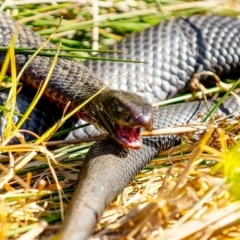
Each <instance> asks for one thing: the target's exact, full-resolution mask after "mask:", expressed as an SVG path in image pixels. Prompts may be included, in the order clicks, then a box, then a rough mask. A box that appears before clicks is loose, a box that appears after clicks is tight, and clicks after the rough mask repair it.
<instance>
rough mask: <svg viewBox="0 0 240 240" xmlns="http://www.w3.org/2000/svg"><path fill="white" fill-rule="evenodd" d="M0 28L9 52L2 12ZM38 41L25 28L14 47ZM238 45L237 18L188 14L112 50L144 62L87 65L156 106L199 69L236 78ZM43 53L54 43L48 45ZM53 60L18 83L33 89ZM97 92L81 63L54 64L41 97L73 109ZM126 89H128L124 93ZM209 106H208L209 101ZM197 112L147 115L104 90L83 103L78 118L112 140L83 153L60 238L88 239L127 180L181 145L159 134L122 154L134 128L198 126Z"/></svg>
mask: <svg viewBox="0 0 240 240" xmlns="http://www.w3.org/2000/svg"><path fill="white" fill-rule="evenodd" d="M0 23H1V27H0V46H8V45H9V42H10V39H11V36H12V34H13V32H14V29H15V24H14V22H13V21H12V20H10V19H9V18H8V17H6V16H5V14H3V13H0ZM43 41H44V40H43V39H42V38H41V37H39V36H38V35H37V34H34V33H33V32H32V31H31V30H29V29H27V28H25V27H20V29H19V35H18V39H17V42H16V46H21V47H38V46H40V45H41V44H42V43H43ZM239 46H240V21H239V20H237V19H235V18H228V17H217V16H212V17H207V16H193V17H190V18H187V19H182V18H178V19H173V20H171V21H166V22H164V23H161V24H160V25H158V26H156V27H153V28H151V29H149V30H146V31H144V32H143V33H139V34H135V35H132V36H131V37H130V38H127V39H125V40H124V41H123V42H122V43H120V44H119V45H117V47H116V48H119V49H121V50H124V51H126V50H127V51H128V52H129V53H132V54H138V56H139V57H138V58H139V59H138V60H140V61H145V62H147V64H142V65H134V64H126V63H121V64H119V65H115V63H106V62H96V63H93V62H88V63H87V65H88V66H89V67H91V68H92V69H93V71H96V72H97V74H99V76H100V78H102V79H106V78H109V76H108V74H111V78H114V77H115V76H119V75H121V74H124V73H125V75H124V76H122V77H120V81H118V82H117V83H115V85H116V84H119V85H116V86H115V87H116V88H117V89H123V90H131V91H133V92H135V93H138V94H140V95H142V97H145V98H146V99H147V100H148V101H151V102H154V101H156V99H160V100H162V99H165V98H168V97H171V96H173V95H174V94H175V93H176V92H177V91H178V90H180V89H182V88H183V87H184V86H185V85H186V83H187V82H188V81H189V80H190V79H191V77H192V75H193V74H194V73H195V72H199V71H201V70H209V71H213V72H215V73H216V74H218V75H219V76H221V77H228V76H231V77H232V76H234V77H236V76H239V75H237V73H238V70H239V64H240V47H239ZM47 47H54V45H52V44H48V46H47ZM134 47H135V48H134ZM4 57H5V54H3V53H1V54H0V61H1V62H2V61H3V59H4ZM120 57H121V56H120ZM28 58H29V55H26V54H25V55H24V54H17V55H16V62H17V69H18V70H20V69H21V68H22V67H23V65H24V64H25V63H26V61H27V60H28ZM130 58H131V55H130ZM51 61H52V58H50V57H42V56H37V57H36V58H35V59H34V60H33V61H32V62H31V63H30V65H29V66H28V67H27V70H26V71H25V73H24V76H23V77H22V81H23V82H24V83H25V84H27V85H31V86H32V87H33V88H37V87H38V86H39V85H40V83H41V81H44V80H45V77H46V74H47V72H48V70H49V66H50V62H51ZM116 66H117V67H116ZM101 71H102V74H101ZM114 74H115V75H114ZM203 78H204V77H203ZM205 78H206V77H205ZM206 79H207V78H206ZM102 86H103V84H102V83H101V81H99V80H98V78H96V77H95V76H94V75H93V74H92V72H91V71H89V70H88V69H87V68H85V67H84V66H83V65H81V64H80V63H79V62H77V61H75V60H71V59H66V58H60V59H58V61H57V64H56V67H55V69H54V71H53V74H52V77H51V80H50V83H49V84H48V87H47V89H46V91H45V95H46V96H47V97H48V98H51V99H52V101H54V102H57V103H58V104H59V105H64V104H66V103H67V102H68V101H71V103H72V104H71V107H75V106H77V105H78V104H79V103H81V102H82V101H84V100H86V99H87V98H88V97H89V96H90V95H92V94H93V93H95V92H97V91H98V90H99V89H100V88H101V87H102ZM126 86H128V87H129V88H127V89H125V88H126ZM209 104H210V107H211V106H213V104H214V102H213V101H212V102H211V101H210V102H209ZM238 110H239V106H238V103H237V101H236V100H235V99H234V98H232V97H230V98H228V99H227V100H226V101H225V102H224V104H222V105H221V106H220V107H219V109H218V113H221V114H222V115H223V116H226V115H229V114H233V113H236V114H235V115H237V114H238ZM199 112H200V113H201V114H203V115H204V114H206V113H207V109H206V105H205V103H203V102H201V101H198V102H192V103H183V104H178V105H172V106H168V107H163V108H160V109H157V110H154V111H153V112H152V108H151V107H150V105H149V104H148V103H147V102H146V101H145V100H143V99H142V98H140V97H138V96H137V95H135V94H130V93H126V92H122V91H120V90H116V91H114V90H110V89H108V88H107V89H106V90H105V91H104V92H103V94H100V95H98V96H97V97H96V98H94V99H93V100H92V101H91V102H90V103H89V104H88V105H86V106H85V107H84V109H82V110H81V111H80V113H79V116H80V117H82V118H83V119H85V120H88V121H89V122H93V123H95V122H96V121H97V122H98V124H99V125H100V126H102V127H103V128H105V129H106V130H107V131H108V132H109V133H110V135H111V136H112V137H113V139H115V140H117V141H112V140H107V141H103V142H97V143H95V144H94V145H93V147H92V148H91V149H90V151H89V152H88V154H87V157H86V159H85V161H84V164H83V167H82V168H81V171H80V175H79V183H78V187H77V189H76V192H75V194H74V197H73V199H72V203H71V204H70V209H69V210H68V213H67V215H66V218H65V220H64V223H63V227H62V228H61V229H60V232H59V236H60V238H61V239H87V238H88V237H89V236H90V234H91V233H92V232H93V230H94V226H95V224H96V223H97V221H98V220H99V218H100V217H101V214H102V213H103V210H104V209H105V207H106V206H107V205H108V204H109V203H110V201H112V199H113V198H114V197H116V196H117V194H119V193H120V192H121V191H122V190H123V188H124V187H125V186H126V185H127V184H128V183H129V182H130V181H131V179H132V178H133V177H134V176H135V175H136V174H137V173H138V172H139V171H140V170H141V169H143V168H144V166H146V164H148V163H149V162H150V161H151V159H152V158H153V157H154V156H155V155H156V153H158V152H159V151H160V150H162V149H166V148H169V147H171V146H174V145H175V144H177V143H179V137H177V136H176V135H165V136H157V137H146V138H143V143H142V147H141V148H140V149H138V150H134V149H129V148H123V147H122V146H121V145H123V146H127V147H130V148H139V147H140V141H139V140H140V138H139V130H140V127H144V128H145V129H147V130H151V129H152V127H153V128H154V129H159V128H164V127H171V126H174V125H177V124H186V123H189V122H193V121H199V119H198V118H199V115H198V113H199ZM152 116H153V120H154V122H153V126H152ZM30 125H31V124H30ZM116 132H117V134H116ZM116 142H118V143H116ZM132 142H133V143H132ZM119 143H120V144H121V145H119Z"/></svg>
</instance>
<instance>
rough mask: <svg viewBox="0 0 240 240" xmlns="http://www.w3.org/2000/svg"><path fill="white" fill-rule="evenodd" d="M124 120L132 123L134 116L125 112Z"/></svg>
mask: <svg viewBox="0 0 240 240" xmlns="http://www.w3.org/2000/svg"><path fill="white" fill-rule="evenodd" d="M124 121H125V122H127V123H133V122H134V118H133V117H132V116H131V115H129V114H127V115H125V116H124Z"/></svg>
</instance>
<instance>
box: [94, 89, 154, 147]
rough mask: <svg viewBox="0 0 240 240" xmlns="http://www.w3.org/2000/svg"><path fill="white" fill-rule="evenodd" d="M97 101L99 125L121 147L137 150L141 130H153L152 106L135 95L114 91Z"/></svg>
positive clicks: (139, 144)
mask: <svg viewBox="0 0 240 240" xmlns="http://www.w3.org/2000/svg"><path fill="white" fill-rule="evenodd" d="M99 101H100V104H99V103H98V104H99V106H100V107H99V109H98V112H99V113H100V114H99V117H100V119H101V122H100V125H101V126H102V127H103V128H105V129H106V130H107V131H108V132H109V133H110V135H111V137H112V138H114V139H115V140H116V141H117V142H118V143H120V144H121V145H122V146H123V147H127V148H133V149H139V148H140V147H141V144H142V138H141V136H140V131H141V128H144V129H145V130H147V131H152V128H153V109H152V106H151V105H150V104H149V103H148V102H146V100H144V99H143V98H141V97H139V96H138V95H136V94H133V93H128V92H124V91H115V90H109V91H107V92H106V93H105V94H104V95H103V96H102V97H101V99H99Z"/></svg>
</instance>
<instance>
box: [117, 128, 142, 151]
mask: <svg viewBox="0 0 240 240" xmlns="http://www.w3.org/2000/svg"><path fill="white" fill-rule="evenodd" d="M115 130H116V138H117V140H118V141H119V142H120V143H121V145H122V146H123V147H126V148H133V149H139V148H141V138H140V127H134V128H132V127H126V126H120V125H118V124H115Z"/></svg>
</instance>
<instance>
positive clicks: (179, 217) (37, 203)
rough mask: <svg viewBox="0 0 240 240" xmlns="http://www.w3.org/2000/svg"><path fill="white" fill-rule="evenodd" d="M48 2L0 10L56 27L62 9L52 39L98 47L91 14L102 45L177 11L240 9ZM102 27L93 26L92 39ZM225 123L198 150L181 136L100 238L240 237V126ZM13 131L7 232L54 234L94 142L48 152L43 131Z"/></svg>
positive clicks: (42, 29)
mask: <svg viewBox="0 0 240 240" xmlns="http://www.w3.org/2000/svg"><path fill="white" fill-rule="evenodd" d="M43 2H44V0H42V1H41V4H40V3H39V4H38V3H37V2H36V1H30V0H28V1H27V0H24V1H23V0H22V1H11V2H10V1H5V2H4V3H3V4H2V9H8V8H9V7H11V8H12V10H11V11H10V10H8V11H9V12H11V13H13V14H15V15H16V18H18V19H21V20H22V22H23V23H24V24H28V25H29V26H30V27H31V28H33V29H34V30H35V31H38V32H39V33H41V34H43V35H44V36H48V35H50V33H52V32H53V30H54V29H56V26H57V25H58V23H59V19H58V16H59V15H63V17H64V20H63V21H62V24H61V26H60V27H59V28H58V29H57V33H56V34H55V35H54V38H53V41H54V42H59V41H61V42H62V43H63V45H64V46H65V47H77V48H86V47H89V48H90V47H91V44H90V41H91V40H90V37H91V30H90V29H91V27H92V26H93V25H94V20H93V19H95V20H96V19H98V20H100V23H99V24H98V27H96V26H95V28H96V29H97V30H95V32H97V33H98V32H99V33H100V36H99V41H98V44H96V43H95V45H94V46H95V47H96V46H97V45H99V46H100V47H102V46H106V45H109V44H110V43H111V44H112V43H113V42H115V41H116V40H119V39H120V38H121V36H120V35H119V32H121V33H126V32H129V31H140V30H142V29H144V28H146V27H149V26H150V25H151V24H154V23H156V22H158V21H160V20H163V19H166V18H169V17H170V16H177V15H191V14H194V13H196V12H201V13H202V12H207V14H210V11H211V12H212V13H216V14H223V15H232V16H238V15H239V14H240V4H238V2H236V1H203V2H189V1H161V3H160V1H159V4H156V3H155V2H154V1H152V2H151V1H137V0H129V1H127V4H126V2H125V1H116V2H114V1H108V2H107V1H106V2H105V1H99V2H98V3H99V8H96V6H95V8H94V9H95V11H92V8H91V6H90V5H89V4H87V3H86V4H85V5H81V3H77V2H76V3H74V4H70V3H58V4H57V3H56V2H58V1H56V2H55V1H54V2H52V4H50V1H45V2H46V4H43ZM98 9H99V12H98ZM209 9H210V10H209ZM92 13H93V14H92ZM98 14H99V16H98ZM92 15H93V16H94V18H93V19H92ZM110 20H111V21H110ZM70 23H71V28H69V26H70ZM109 28H111V29H113V32H111V31H109ZM80 34H81V35H80ZM97 35H98V34H97ZM97 35H96V33H95V34H94V35H93V41H95V42H96V40H97V38H98V37H97ZM94 50H96V49H94ZM73 53H74V54H76V51H73ZM77 54H78V55H79V53H77ZM87 54H88V53H86V52H82V53H81V55H82V56H84V57H85V56H87ZM12 78H13V79H14V78H17V76H14V74H13V76H12ZM13 101H14V99H13ZM10 116H11V115H10ZM10 118H11V117H9V119H10ZM220 125H222V126H223V130H218V131H212V130H210V131H208V132H207V133H206V134H205V135H204V136H203V137H202V138H201V141H200V142H198V143H196V144H195V145H194V146H191V147H192V148H191V149H190V148H187V144H184V145H181V146H180V147H179V148H178V149H177V148H174V149H171V151H168V152H164V153H161V156H158V157H156V158H155V159H154V160H153V161H152V162H151V164H150V165H149V166H147V167H146V168H145V169H144V170H143V171H142V172H141V173H140V174H139V175H138V176H137V177H136V178H135V180H134V181H132V183H130V184H129V186H128V187H127V188H126V189H125V190H124V191H123V193H122V194H121V195H119V196H118V197H117V199H116V200H115V201H114V202H113V203H112V204H110V206H109V207H108V209H107V210H106V211H105V213H104V216H103V218H102V219H101V221H100V223H99V224H98V226H97V229H96V234H95V236H94V237H95V238H99V237H101V236H104V235H107V236H108V237H109V239H116V238H120V239H125V238H126V239H168V240H169V239H240V226H239V221H238V219H239V218H240V203H239V197H240V195H239V179H240V174H239V166H240V161H239V160H240V159H239V150H238V149H239V145H238V144H237V140H238V131H239V130H238V128H239V127H238V122H234V123H233V127H232V129H231V130H232V134H230V135H227V133H226V132H228V130H229V128H230V127H229V124H220ZM9 129H10V130H9V131H8V132H7V134H6V139H9V136H12V134H13V133H14V134H17V135H18V132H17V131H15V128H14V127H13V126H12V125H11V126H10V127H9ZM12 130H13V133H12ZM224 130H227V131H226V132H225V131H224ZM212 133H213V135H211V134H212ZM51 134H52V133H51ZM46 138H47V137H46ZM6 139H3V142H2V145H1V146H0V151H1V153H2V154H1V156H0V169H1V175H0V189H1V194H0V206H1V212H0V239H34V238H36V239H37V238H39V234H40V233H41V232H42V231H44V233H43V234H42V238H47V236H48V235H51V234H52V233H53V232H54V231H55V230H56V229H57V228H58V224H59V221H60V219H61V215H63V209H64V208H65V207H67V204H68V200H69V199H70V198H71V195H72V193H73V191H74V183H75V180H76V176H77V172H78V169H79V168H80V166H81V161H79V159H80V160H81V159H83V158H84V155H85V154H86V152H87V151H88V148H89V146H90V145H91V143H88V144H86V143H85V144H81V145H67V146H64V147H54V149H52V150H51V151H50V150H48V149H47V147H46V143H45V142H44V137H43V136H42V137H41V141H40V140H38V141H37V143H31V144H30V143H25V142H24V139H21V141H22V144H21V145H19V146H6V143H7V140H6ZM216 142H217V144H215V143H216ZM211 143H214V147H215V148H213V146H212V145H213V144H212V145H211ZM191 145H192V144H191ZM183 146H184V147H185V148H186V149H184V147H183ZM229 146H231V149H230V150H229ZM216 147H217V148H216ZM216 163H217V164H216Z"/></svg>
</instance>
